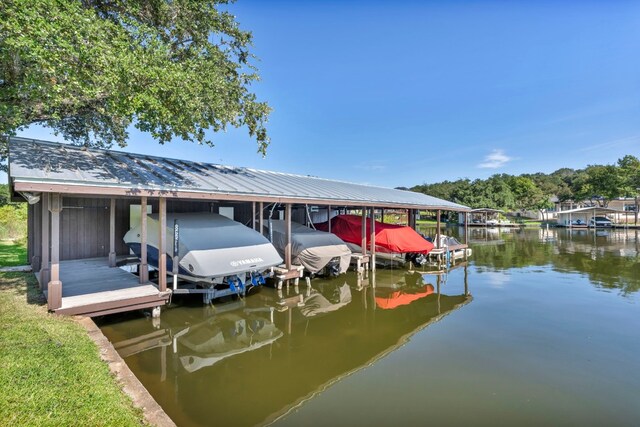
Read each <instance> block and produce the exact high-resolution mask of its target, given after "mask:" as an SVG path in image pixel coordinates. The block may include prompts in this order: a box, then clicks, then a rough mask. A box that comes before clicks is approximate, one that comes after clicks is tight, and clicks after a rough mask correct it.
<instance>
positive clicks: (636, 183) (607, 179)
mask: <svg viewBox="0 0 640 427" xmlns="http://www.w3.org/2000/svg"><path fill="white" fill-rule="evenodd" d="M412 190H413V191H418V192H422V193H425V194H429V195H432V196H435V197H440V198H443V199H447V200H451V201H454V202H456V203H460V204H463V205H466V206H470V207H472V208H493V209H502V210H507V211H513V210H520V211H526V210H540V211H541V212H543V211H545V210H546V209H549V208H551V207H553V203H552V202H551V199H552V198H554V197H555V198H557V199H558V200H559V201H561V202H564V201H569V200H573V201H582V200H590V201H591V202H592V203H593V204H594V205H595V204H597V205H599V206H603V207H606V206H607V205H608V204H609V202H610V201H611V200H612V199H614V198H617V197H633V196H635V195H637V194H638V192H639V191H640V160H639V159H638V158H636V157H634V156H632V155H627V156H624V157H623V158H621V159H620V160H618V162H617V164H615V165H589V166H587V167H586V168H585V169H580V170H574V169H568V168H562V169H558V170H557V171H555V172H553V173H551V174H544V173H535V174H522V175H519V176H513V175H507V174H496V175H493V176H491V177H489V178H487V179H485V180H482V179H476V180H474V181H470V180H468V179H459V180H457V181H443V182H440V183H435V184H422V185H416V186H415V187H413V188H412Z"/></svg>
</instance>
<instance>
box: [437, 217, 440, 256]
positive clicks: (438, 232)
mask: <svg viewBox="0 0 640 427" xmlns="http://www.w3.org/2000/svg"><path fill="white" fill-rule="evenodd" d="M437 215H438V219H437V222H436V238H437V242H436V248H440V209H438V213H437Z"/></svg>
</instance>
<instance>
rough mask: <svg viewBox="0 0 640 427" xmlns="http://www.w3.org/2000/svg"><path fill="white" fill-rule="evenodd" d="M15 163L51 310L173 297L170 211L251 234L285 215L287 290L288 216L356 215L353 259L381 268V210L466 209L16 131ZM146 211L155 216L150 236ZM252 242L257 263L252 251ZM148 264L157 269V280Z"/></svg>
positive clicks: (14, 180)
mask: <svg viewBox="0 0 640 427" xmlns="http://www.w3.org/2000/svg"><path fill="white" fill-rule="evenodd" d="M9 171H10V174H9V182H10V190H11V197H12V200H13V201H15V202H27V203H28V204H29V205H28V240H27V242H28V243H27V250H28V260H29V263H30V265H31V267H32V270H33V272H34V273H35V274H36V275H37V277H38V279H39V283H40V288H41V290H42V291H43V292H44V293H45V295H46V297H47V303H48V307H49V310H51V311H53V312H55V313H59V314H70V315H73V314H83V315H89V316H98V315H104V314H110V313H116V312H122V311H130V310H137V309H141V308H150V307H153V308H159V307H160V306H162V305H164V304H166V303H167V302H168V301H169V300H170V298H171V295H172V290H171V286H167V285H168V283H167V281H168V280H167V278H170V277H171V271H167V261H170V260H172V254H173V251H172V248H171V247H170V244H169V242H170V241H171V240H172V239H171V240H170V239H169V238H168V237H169V236H168V235H170V234H169V233H171V232H172V229H171V227H172V226H173V224H168V223H167V222H168V221H167V214H168V213H195V212H207V213H214V214H219V215H223V216H226V217H227V218H229V219H232V220H234V221H236V222H239V223H241V224H244V225H246V226H247V227H249V228H252V229H253V230H264V225H265V223H266V222H267V221H269V220H273V219H278V220H284V221H285V223H286V231H285V233H286V240H285V241H286V247H285V251H284V256H283V261H284V263H283V265H282V266H280V267H278V269H277V271H276V279H277V283H279V286H282V284H283V282H287V283H288V281H290V280H292V281H294V282H295V281H297V280H299V278H300V276H301V272H300V269H299V266H296V265H294V264H293V263H292V247H293V246H292V239H291V224H292V223H294V222H295V223H300V224H307V223H308V220H310V219H309V215H308V212H309V209H310V208H312V209H314V210H315V212H326V213H327V215H335V214H341V213H346V212H353V213H357V214H359V215H361V217H362V224H363V226H362V230H361V232H362V233H361V234H362V236H361V237H362V239H361V241H362V245H363V248H362V249H363V250H362V253H361V254H360V255H361V257H360V258H357V257H356V263H358V261H360V262H359V264H360V265H359V267H360V269H361V270H363V271H364V270H365V269H367V268H369V269H371V270H374V269H375V257H376V244H375V233H371V235H370V236H367V231H366V230H367V227H366V226H365V224H366V223H368V222H369V221H370V222H371V224H372V225H373V224H374V223H375V218H376V215H383V214H384V210H385V209H392V210H395V211H404V212H406V218H407V222H408V225H409V226H410V227H412V228H414V229H415V227H416V216H417V213H418V212H419V211H432V212H434V213H436V214H437V218H438V219H440V217H441V213H442V212H447V211H451V212H463V213H466V212H469V208H468V207H466V206H462V205H458V204H456V203H453V202H449V201H446V200H442V199H438V198H435V197H431V196H428V195H425V194H422V193H416V192H411V191H403V190H396V189H391V188H382V187H372V186H368V185H361V184H352V183H346V182H342V181H333V180H329V179H321V178H316V177H312V176H307V175H292V174H284V173H279V172H272V171H261V170H256V169H249V168H242V167H232V166H223V165H215V164H210V163H204V162H198V161H185V160H178V159H167V158H162V157H156V156H148V155H141V154H132V153H124V152H118V151H112V150H102V149H85V148H82V147H77V146H73V145H69V144H60V143H54V142H49V141H40V140H33V139H26V138H19V137H11V138H10V139H9ZM149 215H153V216H154V218H157V221H159V223H160V226H159V227H156V228H157V230H155V231H153V232H151V231H149V230H148V224H147V222H148V218H149ZM133 227H139V228H140V232H139V233H140V236H138V237H139V241H140V243H139V245H140V249H141V251H140V257H139V259H136V262H137V263H138V269H137V271H138V272H139V274H138V275H135V274H132V273H129V272H126V271H124V270H122V269H120V268H118V267H117V263H116V261H117V259H118V258H119V257H126V256H130V253H131V252H130V248H129V247H128V246H127V244H125V242H124V239H123V238H124V236H125V234H126V233H127V232H128V231H129V230H131V229H132V228H133ZM371 229H373V227H372V228H371ZM439 229H440V222H439V221H438V230H439ZM329 231H331V230H329ZM367 237H368V238H367ZM465 243H466V242H465ZM239 246H242V247H244V246H243V245H239ZM246 248H247V250H246V252H247V254H246V258H247V259H248V260H250V259H251V257H252V255H251V247H250V246H246ZM147 252H148V253H147ZM245 261H246V260H245V259H239V260H238V261H237V262H245ZM154 263H155V264H154ZM152 265H157V266H158V274H157V279H154V280H153V282H152V281H150V280H149V268H150V266H152ZM169 280H170V279H169ZM159 312H160V310H154V315H155V314H157V313H159Z"/></svg>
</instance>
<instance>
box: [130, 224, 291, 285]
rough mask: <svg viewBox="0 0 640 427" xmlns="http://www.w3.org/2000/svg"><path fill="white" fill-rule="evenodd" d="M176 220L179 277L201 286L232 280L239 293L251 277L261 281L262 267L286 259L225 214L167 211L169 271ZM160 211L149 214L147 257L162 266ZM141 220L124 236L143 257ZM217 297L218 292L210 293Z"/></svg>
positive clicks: (256, 233) (171, 267)
mask: <svg viewBox="0 0 640 427" xmlns="http://www.w3.org/2000/svg"><path fill="white" fill-rule="evenodd" d="M174 220H177V221H178V225H179V235H178V240H179V251H178V257H179V262H178V277H179V278H181V279H183V280H187V281H189V282H194V283H197V284H198V285H199V286H200V287H203V288H215V287H218V286H220V285H223V286H228V287H229V288H230V289H232V290H233V291H234V292H236V293H241V292H242V291H243V290H244V285H245V284H246V283H247V282H252V283H253V284H254V285H256V284H259V283H260V282H263V279H262V273H264V272H265V271H266V270H268V269H269V268H270V267H273V266H276V265H278V264H281V263H282V258H281V257H280V255H278V252H277V251H276V248H274V247H273V245H272V244H271V243H270V242H269V241H268V240H267V238H266V237H264V236H262V235H261V234H260V233H258V232H257V231H255V230H252V229H250V228H248V227H246V226H245V225H243V224H241V223H239V222H236V221H233V220H231V219H229V218H226V217H224V216H222V215H218V214H214V213H208V212H199V213H178V214H167V252H169V253H168V254H167V273H168V274H171V272H172V271H173V257H172V250H171V249H172V248H173V242H174ZM159 227H160V224H159V221H158V215H157V214H153V215H149V216H148V219H147V262H148V263H149V265H151V266H153V267H155V268H158V230H159ZM140 234H141V231H140V226H136V227H133V228H132V229H130V230H129V231H128V232H127V234H125V236H124V242H125V243H126V244H127V246H129V248H131V250H132V251H133V252H134V253H135V254H136V256H138V257H140V255H141V253H140V249H141V245H140ZM212 298H215V296H212Z"/></svg>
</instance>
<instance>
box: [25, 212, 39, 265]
mask: <svg viewBox="0 0 640 427" xmlns="http://www.w3.org/2000/svg"><path fill="white" fill-rule="evenodd" d="M38 209H40V206H38V205H33V206H29V219H30V220H31V221H30V223H29V225H28V227H29V231H28V235H29V236H31V238H30V239H29V245H28V247H29V255H31V268H32V270H33V271H38V272H39V271H40V269H41V268H42V263H41V258H40V257H41V256H42V251H41V248H36V247H35V245H34V244H33V243H34V242H35V239H34V237H35V236H38V235H39V234H40V229H41V227H42V221H39V222H38V221H36V212H37V211H38Z"/></svg>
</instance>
